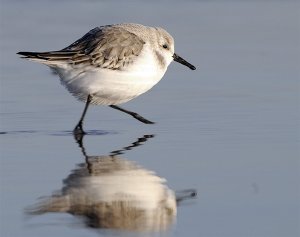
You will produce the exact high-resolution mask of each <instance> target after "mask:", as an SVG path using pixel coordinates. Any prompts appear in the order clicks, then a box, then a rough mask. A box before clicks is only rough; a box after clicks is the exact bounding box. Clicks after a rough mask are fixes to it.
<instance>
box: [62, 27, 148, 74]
mask: <svg viewBox="0 0 300 237" xmlns="http://www.w3.org/2000/svg"><path fill="white" fill-rule="evenodd" d="M144 44H145V42H144V41H143V40H142V39H141V38H139V37H138V36H136V35H135V34H133V33H131V32H129V31H127V30H125V29H123V28H120V27H118V26H109V27H108V26H106V27H97V28H94V29H92V30H91V31H89V32H88V33H87V34H85V35H84V36H83V37H82V38H80V39H79V40H77V41H76V42H74V43H73V44H71V45H70V46H68V47H66V48H64V49H62V50H61V51H58V52H60V53H61V54H64V53H65V55H70V53H71V55H72V56H71V57H69V58H68V60H69V62H70V63H72V64H74V65H78V64H90V65H93V66H97V67H101V68H108V69H112V70H120V69H121V68H123V67H126V66H127V65H129V64H131V63H132V62H133V61H134V59H135V58H136V57H137V56H138V55H139V54H140V52H141V50H142V48H143V45H144Z"/></svg>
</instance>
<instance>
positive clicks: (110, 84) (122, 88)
mask: <svg viewBox="0 0 300 237" xmlns="http://www.w3.org/2000/svg"><path fill="white" fill-rule="evenodd" d="M140 56H142V55H140ZM140 56H139V58H140V59H139V60H137V61H136V62H135V63H134V64H132V65H131V66H129V67H128V68H127V69H126V70H124V71H123V70H122V71H120V70H110V69H103V68H92V67H91V66H89V67H88V68H85V71H84V70H83V69H84V68H82V67H81V68H77V69H74V68H72V67H71V66H67V67H65V68H60V69H56V71H57V72H58V74H59V75H60V78H61V82H62V84H63V85H64V86H66V88H67V89H68V90H69V91H70V92H71V93H72V94H73V95H74V96H75V97H77V98H78V99H79V100H82V101H86V98H87V96H88V95H92V102H91V103H93V104H101V105H114V104H122V103H125V102H127V101H129V100H131V99H133V98H135V97H137V96H139V95H141V94H143V93H145V92H146V91H148V90H149V89H151V88H152V87H153V86H154V85H155V84H156V83H158V82H159V81H160V80H161V78H162V77H163V75H164V73H165V72H166V69H167V68H165V69H162V68H159V67H158V66H157V64H156V63H155V61H154V58H153V55H152V53H149V52H145V53H144V54H143V56H142V57H140Z"/></svg>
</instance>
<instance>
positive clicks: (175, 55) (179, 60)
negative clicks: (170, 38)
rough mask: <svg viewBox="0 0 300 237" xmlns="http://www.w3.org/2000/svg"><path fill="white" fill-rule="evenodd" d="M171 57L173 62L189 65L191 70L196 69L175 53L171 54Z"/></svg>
mask: <svg viewBox="0 0 300 237" xmlns="http://www.w3.org/2000/svg"><path fill="white" fill-rule="evenodd" d="M173 59H174V61H175V62H178V63H181V64H182V65H185V66H187V67H189V68H190V69H192V70H196V67H195V66H193V65H192V64H190V63H189V62H187V61H185V60H184V59H183V58H182V57H180V56H178V55H177V54H176V53H174V54H173Z"/></svg>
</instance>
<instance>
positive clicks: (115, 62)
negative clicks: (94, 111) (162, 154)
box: [18, 23, 196, 134]
mask: <svg viewBox="0 0 300 237" xmlns="http://www.w3.org/2000/svg"><path fill="white" fill-rule="evenodd" d="M18 54H21V55H23V56H24V57H23V58H26V59H29V60H32V61H35V62H39V63H42V64H45V65H47V66H49V67H50V68H51V69H53V70H54V71H55V72H57V73H58V75H59V77H60V80H61V83H62V84H63V85H64V86H65V87H66V88H67V89H68V90H69V92H70V93H72V94H73V95H74V96H75V97H76V98H78V99H79V100H81V101H83V102H85V107H84V110H83V113H82V115H81V118H80V120H79V122H78V124H77V125H76V127H75V129H74V133H81V134H83V133H84V131H83V129H82V125H83V120H84V117H85V114H86V111H87V109H88V106H89V104H96V105H108V106H110V107H111V108H114V109H117V110H120V111H122V112H125V113H127V114H129V115H131V116H133V117H134V118H135V119H137V120H139V121H141V122H143V123H147V124H152V123H153V122H151V121H149V120H147V119H145V118H143V117H142V116H140V115H139V114H137V113H134V112H132V111H129V110H125V109H123V108H121V107H119V106H117V105H119V104H122V103H125V102H127V101H129V100H132V99H133V98H135V97H137V96H139V95H141V94H143V93H145V92H146V91H148V90H149V89H151V88H152V87H153V86H154V85H155V84H156V83H158V82H159V81H160V80H161V79H162V77H163V75H164V74H165V72H166V70H167V67H168V66H169V64H170V63H171V62H172V61H173V60H174V61H176V62H179V63H181V64H183V65H185V66H187V67H189V68H190V69H192V70H195V69H196V68H195V67H194V66H193V65H191V64H190V63H188V62H187V61H185V60H184V59H183V58H181V57H180V56H178V55H177V54H175V52H174V39H173V37H172V36H171V35H170V34H169V33H168V32H167V31H165V30H164V29H162V28H159V27H148V26H143V25H140V24H132V23H130V24H129V23H126V24H116V25H106V26H100V27H96V28H94V29H92V30H91V31H89V32H88V33H87V34H85V35H84V36H83V37H82V38H80V39H79V40H77V41H75V42H74V43H73V44H71V45H70V46H68V47H66V48H64V49H62V50H58V51H50V52H19V53H18Z"/></svg>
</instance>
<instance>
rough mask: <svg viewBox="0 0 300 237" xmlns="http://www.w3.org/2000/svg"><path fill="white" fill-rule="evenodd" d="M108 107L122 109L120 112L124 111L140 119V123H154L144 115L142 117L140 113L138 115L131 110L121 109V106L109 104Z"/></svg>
mask: <svg viewBox="0 0 300 237" xmlns="http://www.w3.org/2000/svg"><path fill="white" fill-rule="evenodd" d="M110 107H111V108H113V109H117V110H120V111H122V112H124V113H126V114H130V115H131V116H132V117H134V118H135V119H137V120H139V121H141V122H142V123H146V124H154V122H151V121H149V120H147V119H145V118H144V117H142V116H141V115H139V114H137V113H135V112H131V111H129V110H126V109H123V108H121V107H119V106H116V105H110Z"/></svg>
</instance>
